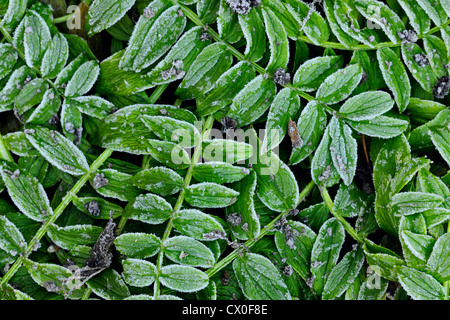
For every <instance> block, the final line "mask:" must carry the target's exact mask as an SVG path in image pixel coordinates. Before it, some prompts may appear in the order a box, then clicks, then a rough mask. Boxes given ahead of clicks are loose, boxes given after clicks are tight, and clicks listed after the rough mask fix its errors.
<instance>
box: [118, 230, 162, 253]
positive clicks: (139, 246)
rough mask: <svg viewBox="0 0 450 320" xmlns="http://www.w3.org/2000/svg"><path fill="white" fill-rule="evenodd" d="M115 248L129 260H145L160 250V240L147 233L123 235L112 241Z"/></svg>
mask: <svg viewBox="0 0 450 320" xmlns="http://www.w3.org/2000/svg"><path fill="white" fill-rule="evenodd" d="M114 246H115V248H116V249H117V250H118V251H119V252H120V253H121V254H123V255H125V256H127V257H129V258H137V259H145V258H149V257H152V256H154V255H155V254H157V253H158V252H159V250H160V249H161V239H160V238H158V237H157V236H155V235H153V234H148V233H124V234H122V235H120V236H118V237H117V238H116V239H115V240H114Z"/></svg>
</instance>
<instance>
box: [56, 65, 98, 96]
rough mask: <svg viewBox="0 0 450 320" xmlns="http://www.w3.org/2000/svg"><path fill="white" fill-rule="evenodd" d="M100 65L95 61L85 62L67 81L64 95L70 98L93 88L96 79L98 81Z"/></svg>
mask: <svg viewBox="0 0 450 320" xmlns="http://www.w3.org/2000/svg"><path fill="white" fill-rule="evenodd" d="M99 73H100V67H99V66H98V64H97V62H95V61H88V62H85V63H83V64H82V65H81V66H80V67H79V68H78V69H77V71H75V73H74V74H73V76H72V78H71V79H70V81H69V82H68V83H67V87H66V90H65V92H64V96H66V97H68V98H72V97H78V96H82V95H84V94H86V93H87V92H88V91H89V90H91V88H92V86H93V85H94V83H95V81H97V77H98V74H99Z"/></svg>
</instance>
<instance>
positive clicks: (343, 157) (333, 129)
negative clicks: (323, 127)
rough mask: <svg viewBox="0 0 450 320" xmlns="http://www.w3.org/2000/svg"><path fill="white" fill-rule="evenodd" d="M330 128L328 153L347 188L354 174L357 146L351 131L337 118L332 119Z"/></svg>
mask: <svg viewBox="0 0 450 320" xmlns="http://www.w3.org/2000/svg"><path fill="white" fill-rule="evenodd" d="M329 126H330V137H331V143H330V153H331V159H332V161H333V164H334V167H335V168H336V170H337V172H338V173H339V175H340V176H341V178H342V180H343V181H344V183H345V184H346V185H347V186H348V185H349V184H350V183H351V182H352V181H353V177H354V176H355V173H356V165H357V159H358V152H357V148H358V144H357V142H356V139H355V138H353V136H352V130H351V129H350V128H349V127H348V126H347V125H346V124H345V123H344V122H343V121H340V120H339V119H338V118H336V117H333V118H332V119H331V122H330V124H329Z"/></svg>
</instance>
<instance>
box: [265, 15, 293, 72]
mask: <svg viewBox="0 0 450 320" xmlns="http://www.w3.org/2000/svg"><path fill="white" fill-rule="evenodd" d="M262 15H263V18H264V24H265V26H266V34H267V38H268V40H269V47H270V59H269V62H268V64H267V66H266V71H267V72H268V73H270V72H273V71H275V70H277V69H278V68H281V69H285V68H286V66H287V64H288V62H289V41H288V38H287V33H286V30H285V29H284V27H283V24H282V23H281V21H280V19H278V17H277V16H276V14H275V13H274V12H272V11H271V10H267V9H263V10H262Z"/></svg>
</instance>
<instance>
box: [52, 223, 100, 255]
mask: <svg viewBox="0 0 450 320" xmlns="http://www.w3.org/2000/svg"><path fill="white" fill-rule="evenodd" d="M102 230H103V229H102V228H101V227H98V226H92V225H89V224H87V225H73V226H67V227H59V226H57V225H56V224H52V225H50V227H49V229H48V232H47V234H48V236H49V238H50V239H51V240H52V241H53V243H55V244H56V245H57V246H58V247H61V248H63V249H66V250H72V249H73V248H74V247H75V246H77V245H86V246H88V245H93V244H95V243H96V242H97V239H98V237H99V236H100V233H101V232H102Z"/></svg>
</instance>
